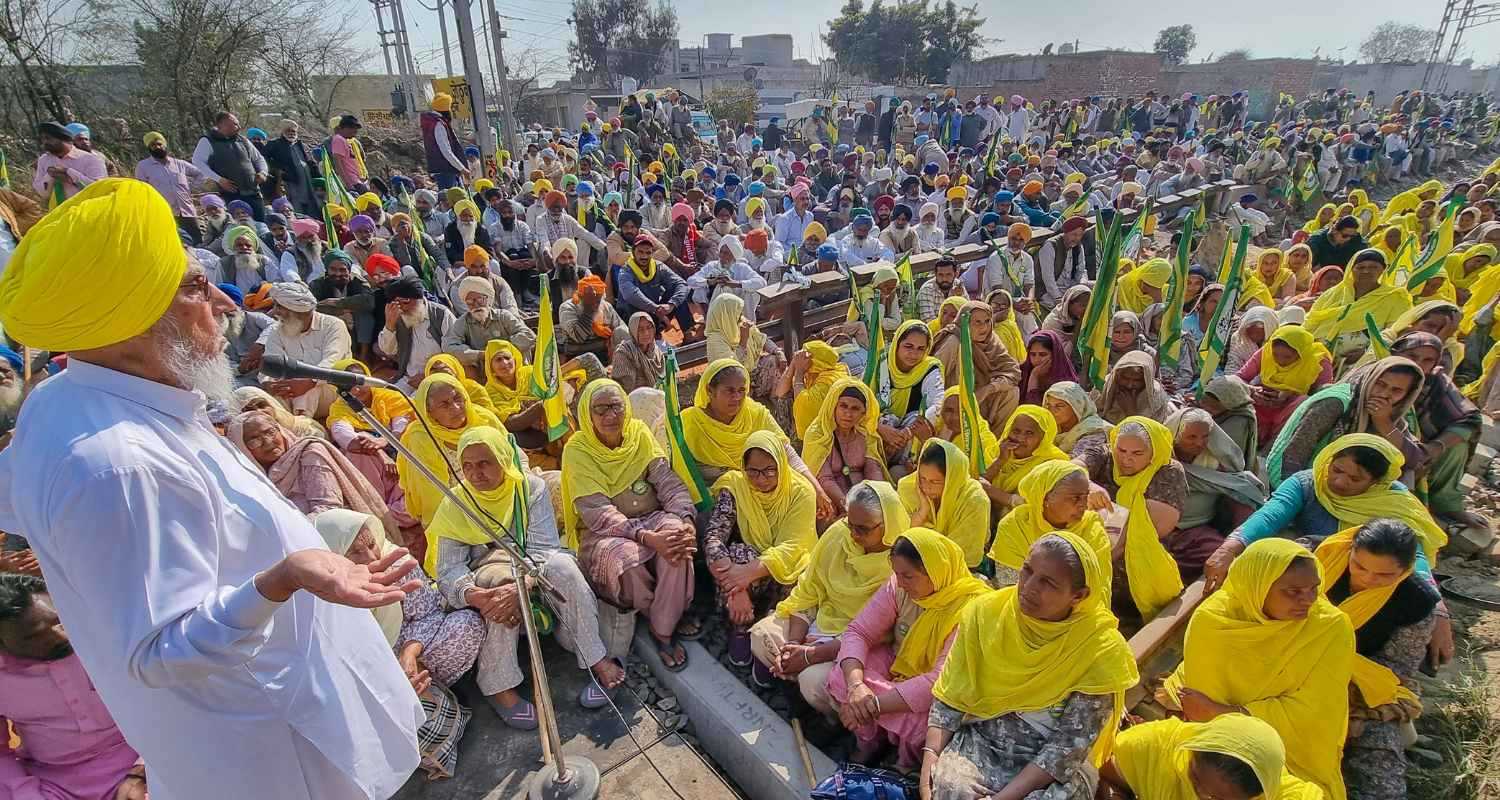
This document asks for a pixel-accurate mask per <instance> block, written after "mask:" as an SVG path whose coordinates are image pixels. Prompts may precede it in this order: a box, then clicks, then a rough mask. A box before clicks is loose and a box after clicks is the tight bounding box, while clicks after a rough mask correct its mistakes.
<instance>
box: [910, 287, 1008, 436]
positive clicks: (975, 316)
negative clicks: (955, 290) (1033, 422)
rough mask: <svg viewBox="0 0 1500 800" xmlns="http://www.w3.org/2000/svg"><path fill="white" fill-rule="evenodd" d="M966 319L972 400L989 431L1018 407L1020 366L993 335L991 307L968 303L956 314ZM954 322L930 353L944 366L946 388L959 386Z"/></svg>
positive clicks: (975, 301)
mask: <svg viewBox="0 0 1500 800" xmlns="http://www.w3.org/2000/svg"><path fill="white" fill-rule="evenodd" d="M965 312H967V313H968V315H969V338H970V342H971V344H972V345H973V346H972V347H971V348H970V351H971V355H972V356H973V364H974V397H975V400H976V401H977V402H978V404H979V413H980V414H983V415H984V418H985V420H986V421H988V422H989V423H990V429H991V430H996V429H999V428H1003V427H1005V421H1006V420H1008V419H1010V415H1011V412H1013V411H1015V410H1016V406H1017V405H1019V403H1020V401H1019V399H1018V397H1019V394H1018V392H1017V390H1016V387H1017V385H1018V384H1019V383H1020V380H1021V365H1020V363H1019V362H1017V361H1016V360H1015V359H1014V358H1011V357H1010V353H1007V352H1006V351H1005V345H1003V344H1001V342H1000V337H999V336H996V335H995V323H994V318H993V317H994V315H993V314H992V313H991V312H990V307H989V306H988V305H987V304H985V303H983V302H981V301H978V300H970V301H968V302H966V303H964V305H963V309H962V310H961V311H960V312H959V314H960V316H959V320H962V319H963V316H962V315H963V313H965ZM959 320H955V321H954V322H953V324H951V325H945V326H943V328H942V329H941V330H940V331H938V333H937V336H936V337H934V338H933V340H932V352H933V355H935V356H936V357H937V360H938V361H941V362H942V364H943V381H944V384H945V385H953V386H956V385H958V382H959V381H958V362H959V341H958V330H957V325H958V324H959Z"/></svg>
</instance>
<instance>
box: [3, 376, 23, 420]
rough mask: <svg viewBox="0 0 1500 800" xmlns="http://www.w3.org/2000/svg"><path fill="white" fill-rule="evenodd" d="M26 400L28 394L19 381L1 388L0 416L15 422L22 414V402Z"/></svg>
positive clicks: (13, 381)
mask: <svg viewBox="0 0 1500 800" xmlns="http://www.w3.org/2000/svg"><path fill="white" fill-rule="evenodd" d="M25 399H26V392H25V390H24V389H22V388H21V381H20V380H19V379H17V380H12V381H11V382H10V383H7V384H5V385H4V386H0V416H5V417H8V418H10V419H12V420H14V419H15V418H16V415H18V414H20V413H21V402H22V401H23V400H25Z"/></svg>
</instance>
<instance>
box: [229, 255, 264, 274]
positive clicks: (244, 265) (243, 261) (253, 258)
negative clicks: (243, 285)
mask: <svg viewBox="0 0 1500 800" xmlns="http://www.w3.org/2000/svg"><path fill="white" fill-rule="evenodd" d="M234 268H235V269H236V270H239V271H241V272H259V271H260V254H258V253H235V254H234Z"/></svg>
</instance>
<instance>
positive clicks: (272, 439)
mask: <svg viewBox="0 0 1500 800" xmlns="http://www.w3.org/2000/svg"><path fill="white" fill-rule="evenodd" d="M273 444H281V434H280V433H279V432H277V431H269V430H268V431H266V432H265V433H261V434H257V435H255V436H248V437H246V438H245V446H246V447H248V448H250V449H251V450H261V449H264V448H266V447H270V446H271V445H273Z"/></svg>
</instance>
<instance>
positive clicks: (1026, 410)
mask: <svg viewBox="0 0 1500 800" xmlns="http://www.w3.org/2000/svg"><path fill="white" fill-rule="evenodd" d="M1022 417H1025V418H1026V419H1029V420H1031V421H1032V422H1033V423H1035V424H1036V427H1037V429H1038V430H1040V431H1041V432H1042V439H1041V441H1040V442H1038V443H1037V446H1036V449H1035V450H1033V451H1031V455H1029V456H1027V457H1025V458H1016V457H1015V456H1013V455H1006V453H1008V451H1006V450H1004V449H1003V448H1002V450H1001V453H1002V455H1001V460H1000V471H999V472H998V473H997V474H996V475H995V481H994V483H995V486H997V487H998V488H999V489H1000V491H1002V492H1011V493H1014V492H1015V491H1016V488H1017V487H1019V486H1020V485H1021V480H1022V479H1023V478H1025V477H1026V475H1027V474H1028V473H1030V472H1031V471H1032V470H1033V469H1035V468H1036V467H1038V466H1040V465H1041V464H1043V463H1045V462H1048V461H1067V460H1068V454H1067V453H1065V452H1063V451H1062V450H1061V449H1060V448H1058V446H1057V443H1056V440H1057V418H1056V417H1054V416H1052V412H1050V411H1048V410H1047V409H1045V408H1042V407H1041V406H1034V405H1031V404H1029V403H1025V404H1022V405H1019V406H1016V410H1015V413H1013V414H1011V417H1010V419H1008V420H1006V421H1005V430H1003V431H1001V433H1000V440H1001V441H1002V442H1003V441H1007V440H1009V439H1010V433H1011V430H1012V429H1013V428H1015V426H1016V420H1017V419H1020V418H1022Z"/></svg>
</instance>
